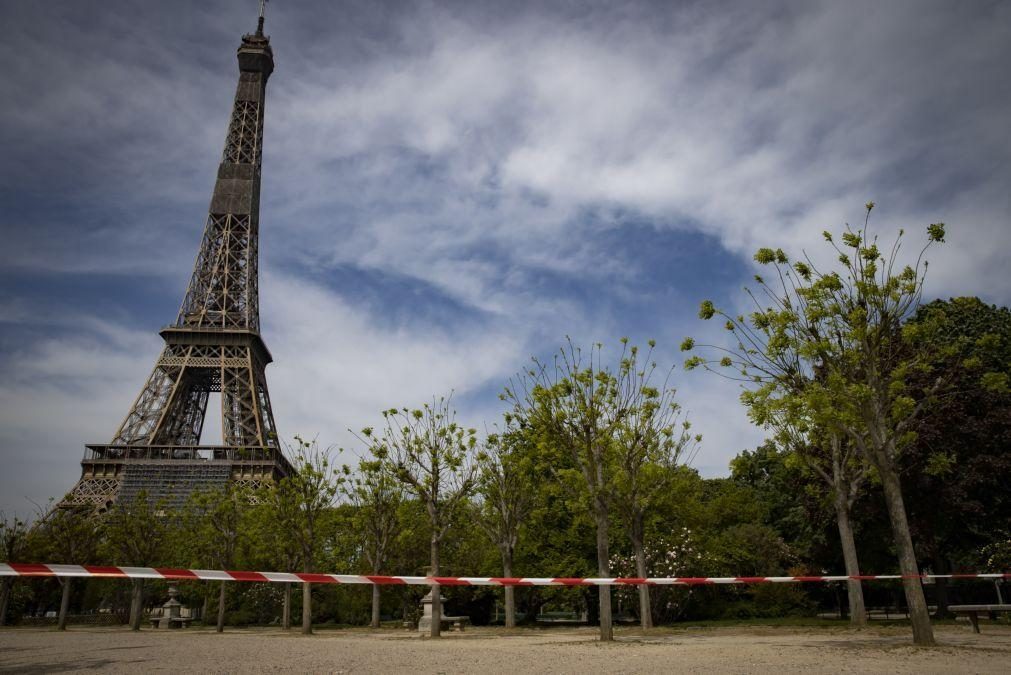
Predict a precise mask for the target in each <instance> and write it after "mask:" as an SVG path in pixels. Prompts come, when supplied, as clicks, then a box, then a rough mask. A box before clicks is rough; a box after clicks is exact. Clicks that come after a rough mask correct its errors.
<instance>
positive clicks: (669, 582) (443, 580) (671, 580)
mask: <svg viewBox="0 0 1011 675" xmlns="http://www.w3.org/2000/svg"><path fill="white" fill-rule="evenodd" d="M12 576H18V577H107V578H129V579H173V580H187V579H188V580H202V581H269V582H282V583H283V582H294V583H306V582H307V583H313V584H380V585H405V584H406V585H410V586H433V585H435V584H439V585H441V586H638V585H642V584H647V585H651V586H698V585H705V584H764V583H772V584H789V583H797V582H819V581H849V580H851V579H859V580H860V581H884V580H889V579H903V578H906V577H903V575H901V574H861V575H859V576H845V575H841V576H839V575H836V576H812V577H663V578H649V579H641V578H634V577H633V578H627V577H626V578H585V579H577V578H564V577H510V578H506V577H403V576H395V577H393V576H374V575H362V574H312V573H304V572H232V571H229V572H225V571H221V570H181V569H172V568H167V567H104V566H100V565H49V564H45V565H43V564H39V563H0V577H12ZM911 578H914V579H924V580H925V579H1011V572H995V573H986V574H976V573H973V574H922V575H920V576H918V577H916V576H914V577H911Z"/></svg>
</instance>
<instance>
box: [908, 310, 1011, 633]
mask: <svg viewBox="0 0 1011 675" xmlns="http://www.w3.org/2000/svg"><path fill="white" fill-rule="evenodd" d="M921 322H927V323H928V324H933V325H935V326H936V327H937V329H936V330H933V331H932V333H933V335H934V339H935V340H936V341H937V342H938V343H939V346H940V347H941V349H939V350H937V357H938V359H939V360H938V362H936V363H934V364H932V367H931V369H930V371H929V372H922V373H917V374H914V375H913V376H912V378H911V388H913V389H914V390H917V389H926V388H929V387H930V386H931V385H932V377H933V373H935V372H937V371H947V372H950V373H952V375H951V377H952V386H951V387H950V389H949V390H948V392H946V393H942V394H940V395H937V396H934V397H933V398H931V399H930V400H929V401H928V402H927V405H926V408H925V410H924V413H923V414H922V415H920V416H919V418H918V419H917V420H916V423H915V425H914V427H913V429H914V431H915V432H916V437H915V439H914V440H913V441H912V442H911V443H910V444H909V445H908V446H907V447H906V448H905V449H904V451H903V453H902V456H901V468H902V476H903V483H904V485H905V486H906V488H907V491H906V494H907V501H908V506H909V516H910V524H911V527H912V530H913V534H914V538H915V540H916V541H917V544H918V546H919V549H920V550H921V553H922V554H923V555H924V556H925V558H926V560H927V561H929V562H930V564H931V567H932V568H933V571H935V572H937V573H939V574H946V573H949V572H951V571H953V569H957V568H960V567H961V568H963V569H964V568H965V567H969V569H976V567H975V565H976V564H977V563H978V551H979V549H981V548H983V547H985V546H987V545H989V544H990V543H992V542H994V541H999V540H1001V539H1005V540H1006V539H1009V538H1011V493H1009V491H1008V489H1007V476H1008V475H1011V452H1008V448H1009V447H1011V395H1009V391H1008V389H1007V386H1006V383H1007V382H1008V378H1009V377H1011V310H1009V309H1008V308H1006V307H995V306H993V305H987V304H986V303H984V302H982V301H981V300H980V299H979V298H953V299H950V300H945V301H942V300H936V301H934V302H931V303H929V304H926V305H924V306H923V307H921V308H920V310H919V311H918V312H917V314H916V316H915V317H913V318H912V319H911V321H910V323H911V324H918V323H921ZM961 345H965V348H964V349H963V348H962V347H961ZM950 346H955V349H953V350H952V349H948V347H950ZM934 597H935V601H936V604H937V613H936V616H939V617H945V616H950V613H949V612H948V610H947V605H948V583H947V580H945V579H937V580H936V581H935V588H934Z"/></svg>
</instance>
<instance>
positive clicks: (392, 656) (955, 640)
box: [0, 626, 1011, 673]
mask: <svg viewBox="0 0 1011 675" xmlns="http://www.w3.org/2000/svg"><path fill="white" fill-rule="evenodd" d="M937 637H938V641H939V643H940V646H938V647H935V648H930V649H917V648H914V647H912V646H911V645H910V639H909V635H908V629H906V630H902V629H898V628H872V629H867V630H862V631H849V630H844V629H835V628H833V629H803V628H785V627H783V628H778V627H777V628H771V627H770V628H696V629H685V630H677V631H670V630H662V629H658V630H657V631H653V632H650V633H649V634H645V635H644V634H642V633H641V632H639V631H634V630H632V629H620V630H619V631H618V633H617V640H616V641H615V642H614V643H612V644H601V643H599V642H597V641H596V640H595V639H594V635H593V631H592V630H589V629H562V628H559V629H547V630H517V631H514V632H509V633H507V632H505V631H504V630H502V629H472V630H468V631H467V632H466V633H463V634H460V633H452V634H449V635H447V636H446V637H444V638H443V639H441V640H431V639H423V638H420V637H417V636H415V635H413V634H410V633H407V632H397V631H392V630H391V631H377V632H367V631H360V630H351V631H335V630H320V631H318V632H317V634H316V635H314V636H312V637H303V636H301V635H298V634H297V633H296V634H292V633H284V632H282V631H280V630H274V629H250V630H231V631H227V632H226V633H224V634H223V635H216V634H215V633H213V632H212V631H209V630H205V629H199V628H189V629H185V630H177V631H157V630H150V629H148V630H143V631H141V632H139V633H131V632H130V631H127V630H122V629H113V628H71V630H70V631H68V632H66V633H62V634H61V633H57V632H56V631H53V630H51V629H18V628H15V629H8V630H2V631H0V672H19V673H43V672H45V673H53V672H70V671H75V672H105V673H121V672H134V673H136V672H144V673H148V672H167V671H175V672H211V673H246V672H264V671H275V672H276V671H279V670H282V671H292V672H313V673H323V672H326V673H380V672H381V673H408V672H411V673H519V672H536V673H605V672H606V673H657V672H724V673H755V672H776V673H801V672H803V673H886V672H887V673H1002V672H1003V673H1011V628H1009V627H1006V626H984V628H983V633H982V634H981V635H975V634H974V633H972V631H971V630H970V629H969V628H968V627H967V626H942V627H938V628H937Z"/></svg>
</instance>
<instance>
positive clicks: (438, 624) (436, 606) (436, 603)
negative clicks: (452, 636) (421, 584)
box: [429, 534, 442, 638]
mask: <svg viewBox="0 0 1011 675" xmlns="http://www.w3.org/2000/svg"><path fill="white" fill-rule="evenodd" d="M432 576H433V577H437V576H439V537H438V536H436V535H435V534H433V535H432ZM441 630H442V591H441V589H440V588H439V584H433V585H432V630H431V632H430V633H429V634H430V635H431V637H434V638H437V637H439V635H440V631H441Z"/></svg>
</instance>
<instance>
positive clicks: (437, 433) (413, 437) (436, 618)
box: [362, 398, 478, 638]
mask: <svg viewBox="0 0 1011 675" xmlns="http://www.w3.org/2000/svg"><path fill="white" fill-rule="evenodd" d="M383 419H384V422H385V424H384V427H383V428H382V429H381V430H380V431H378V432H377V431H375V430H373V429H371V428H366V429H363V430H362V438H363V440H364V441H365V442H366V443H368V445H369V448H370V450H371V452H372V455H373V457H375V458H376V460H378V461H379V462H380V463H381V464H382V465H383V467H385V469H386V470H387V471H389V472H390V473H391V474H392V475H393V476H395V477H396V478H397V480H399V481H400V482H401V483H402V484H403V485H404V487H405V488H406V489H407V490H408V491H409V492H410V493H412V494H413V495H414V496H415V497H417V498H418V500H419V501H420V502H421V503H422V504H424V506H425V511H426V513H427V514H428V524H429V527H430V533H431V537H430V551H431V576H433V577H436V576H439V566H440V560H439V552H440V546H441V544H442V541H443V539H444V538H445V537H446V533H447V532H448V530H449V527H450V525H451V524H452V522H453V515H454V514H455V513H456V511H457V510H458V509H460V508H462V507H464V506H465V505H466V500H467V497H468V496H469V495H470V494H471V493H472V492H473V491H474V489H475V487H476V485H477V470H478V468H477V464H476V463H475V462H474V459H475V451H476V447H477V430H476V429H464V428H463V427H461V426H460V425H459V424H457V423H456V411H455V410H453V409H452V407H451V405H450V400H449V399H447V398H439V399H438V400H433V402H432V403H431V404H428V403H426V404H425V405H423V406H422V407H421V408H416V409H413V410H412V409H409V408H400V409H397V408H391V409H389V410H384V411H383ZM441 624H442V601H441V596H440V590H439V586H438V584H435V585H433V587H432V629H431V636H432V637H434V638H435V637H439V634H440V629H441Z"/></svg>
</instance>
